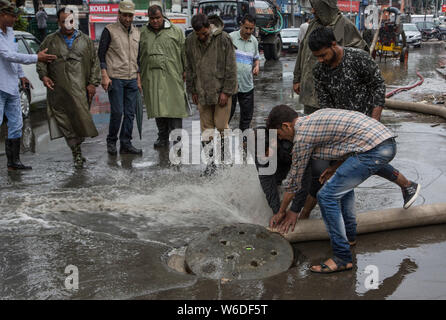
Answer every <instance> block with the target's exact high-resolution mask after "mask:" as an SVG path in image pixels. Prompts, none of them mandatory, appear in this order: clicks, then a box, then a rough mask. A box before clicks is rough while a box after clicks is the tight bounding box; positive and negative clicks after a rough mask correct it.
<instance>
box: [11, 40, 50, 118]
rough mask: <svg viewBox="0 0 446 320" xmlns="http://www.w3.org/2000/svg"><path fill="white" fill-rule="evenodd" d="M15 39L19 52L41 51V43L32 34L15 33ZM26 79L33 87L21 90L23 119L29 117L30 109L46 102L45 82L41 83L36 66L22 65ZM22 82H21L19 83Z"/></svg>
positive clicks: (33, 52)
mask: <svg viewBox="0 0 446 320" xmlns="http://www.w3.org/2000/svg"><path fill="white" fill-rule="evenodd" d="M14 35H15V38H16V40H17V45H18V52H19V53H25V54H35V53H37V51H38V50H39V46H40V42H39V40H37V39H36V37H34V36H33V35H32V34H31V33H28V32H23V31H14ZM22 69H23V72H24V73H25V77H27V78H28V80H29V82H30V83H31V86H32V87H31V86H30V87H29V88H22V85H21V84H20V83H19V88H20V104H21V107H22V114H23V117H24V118H26V117H28V115H29V107H30V106H31V105H32V104H34V103H38V102H42V101H45V100H46V87H45V86H44V85H43V82H42V81H40V79H39V75H38V74H37V71H36V64H35V63H34V64H27V65H25V64H22ZM19 82H20V81H19Z"/></svg>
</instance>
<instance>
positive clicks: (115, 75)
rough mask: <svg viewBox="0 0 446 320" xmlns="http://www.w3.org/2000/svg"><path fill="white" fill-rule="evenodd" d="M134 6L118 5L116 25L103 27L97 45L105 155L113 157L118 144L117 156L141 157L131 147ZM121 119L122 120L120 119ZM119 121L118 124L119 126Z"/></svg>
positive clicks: (135, 77)
mask: <svg viewBox="0 0 446 320" xmlns="http://www.w3.org/2000/svg"><path fill="white" fill-rule="evenodd" d="M134 14H135V5H134V4H133V2H131V1H121V2H120V3H119V12H118V21H117V22H116V23H114V24H109V25H107V26H106V27H105V29H104V31H103V32H102V35H101V40H100V42H99V49H98V56H99V61H100V63H101V75H102V82H101V85H102V87H103V88H104V90H105V91H108V98H109V100H110V109H111V110H110V123H109V127H108V129H109V130H108V136H107V152H108V153H109V154H110V155H113V156H114V155H117V153H118V152H117V150H116V142H117V141H118V133H119V130H120V129H121V132H120V134H119V140H120V143H121V146H120V149H119V153H121V154H139V155H141V154H142V150H141V149H137V148H135V147H134V146H133V145H132V133H133V120H134V119H135V113H136V101H137V98H138V82H139V78H138V46H139V36H140V34H139V30H138V28H136V27H135V26H133V25H132V22H133V16H134ZM123 115H124V119H123ZM121 121H122V124H121Z"/></svg>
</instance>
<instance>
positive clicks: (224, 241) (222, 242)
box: [220, 240, 228, 246]
mask: <svg viewBox="0 0 446 320" xmlns="http://www.w3.org/2000/svg"><path fill="white" fill-rule="evenodd" d="M220 243H221V244H222V245H224V246H225V245H227V244H228V241H226V240H220Z"/></svg>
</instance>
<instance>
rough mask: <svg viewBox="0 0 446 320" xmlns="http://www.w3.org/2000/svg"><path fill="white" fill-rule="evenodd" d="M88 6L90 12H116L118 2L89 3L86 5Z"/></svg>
mask: <svg viewBox="0 0 446 320" xmlns="http://www.w3.org/2000/svg"><path fill="white" fill-rule="evenodd" d="M88 7H89V8H90V13H91V14H118V11H119V4H118V3H113V4H90V5H89V6H88Z"/></svg>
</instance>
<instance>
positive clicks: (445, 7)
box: [441, 4, 446, 12]
mask: <svg viewBox="0 0 446 320" xmlns="http://www.w3.org/2000/svg"><path fill="white" fill-rule="evenodd" d="M441 12H446V4H444V5H442V6H441Z"/></svg>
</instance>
